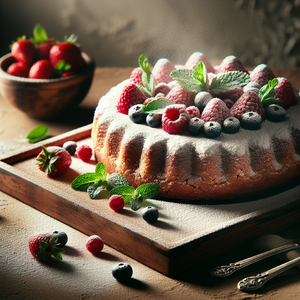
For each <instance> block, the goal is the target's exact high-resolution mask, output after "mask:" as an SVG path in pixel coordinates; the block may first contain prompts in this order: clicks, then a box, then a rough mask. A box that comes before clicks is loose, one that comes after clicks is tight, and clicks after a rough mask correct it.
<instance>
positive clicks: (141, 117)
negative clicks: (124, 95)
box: [128, 104, 147, 124]
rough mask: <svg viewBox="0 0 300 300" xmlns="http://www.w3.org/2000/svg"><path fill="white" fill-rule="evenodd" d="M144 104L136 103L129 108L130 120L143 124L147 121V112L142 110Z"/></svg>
mask: <svg viewBox="0 0 300 300" xmlns="http://www.w3.org/2000/svg"><path fill="white" fill-rule="evenodd" d="M143 106H144V105H143V104H136V105H133V106H131V107H130V108H129V110H128V116H129V118H130V120H131V121H132V122H134V123H137V124H142V123H145V122H146V116H147V115H146V114H145V113H144V111H143V110H142V107H143Z"/></svg>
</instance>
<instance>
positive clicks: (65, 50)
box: [0, 24, 95, 119]
mask: <svg viewBox="0 0 300 300" xmlns="http://www.w3.org/2000/svg"><path fill="white" fill-rule="evenodd" d="M76 41H77V36H75V35H71V36H70V37H68V38H65V40H64V41H63V42H59V41H58V40H56V39H55V38H48V35H47V33H46V30H45V29H44V27H43V26H42V25H40V24H37V25H36V26H35V28H34V30H33V38H31V39H27V38H26V37H25V36H22V37H21V38H18V39H17V40H16V41H15V42H13V44H12V45H11V53H8V54H6V55H4V56H3V57H1V58H0V93H1V94H2V96H3V97H4V98H5V99H7V100H8V101H9V102H10V103H11V104H12V105H13V106H15V107H16V108H18V109H19V110H21V111H23V112H24V113H26V114H27V115H28V116H29V117H32V118H37V119H48V118H53V117H57V116H59V115H63V113H65V112H67V111H69V110H70V109H72V108H74V107H76V106H78V105H79V104H80V103H81V102H82V101H83V99H84V98H85V96H86V95H87V93H88V91H89V89H90V86H91V83H92V79H93V75H94V70H95V62H94V60H93V59H92V58H91V57H90V56H89V55H88V54H87V53H85V52H83V51H81V49H80V46H79V45H78V44H77V43H76Z"/></svg>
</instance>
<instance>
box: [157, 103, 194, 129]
mask: <svg viewBox="0 0 300 300" xmlns="http://www.w3.org/2000/svg"><path fill="white" fill-rule="evenodd" d="M189 121H190V115H189V113H188V112H187V111H186V106H185V105H180V104H173V105H169V106H167V107H166V110H165V112H164V113H163V115H162V126H163V129H164V130H165V131H166V132H168V133H170V134H180V133H183V132H184V131H185V130H186V129H187V127H188V124H189Z"/></svg>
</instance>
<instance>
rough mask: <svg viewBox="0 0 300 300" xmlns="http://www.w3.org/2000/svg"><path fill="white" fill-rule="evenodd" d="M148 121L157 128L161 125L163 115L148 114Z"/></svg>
mask: <svg viewBox="0 0 300 300" xmlns="http://www.w3.org/2000/svg"><path fill="white" fill-rule="evenodd" d="M146 123H147V125H149V126H150V127H153V128H157V127H159V126H161V115H160V114H148V115H147V117H146Z"/></svg>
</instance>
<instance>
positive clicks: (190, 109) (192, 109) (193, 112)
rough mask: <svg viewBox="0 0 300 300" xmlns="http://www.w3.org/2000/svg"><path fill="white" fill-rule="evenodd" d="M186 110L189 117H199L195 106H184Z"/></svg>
mask: <svg viewBox="0 0 300 300" xmlns="http://www.w3.org/2000/svg"><path fill="white" fill-rule="evenodd" d="M186 111H187V112H188V113H189V115H190V118H191V119H192V118H199V119H200V117H201V113H200V110H199V109H198V107H196V106H194V105H193V106H189V107H187V108H186Z"/></svg>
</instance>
